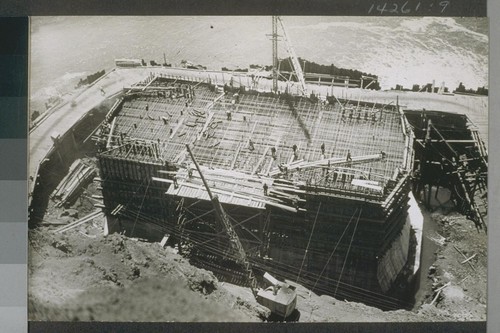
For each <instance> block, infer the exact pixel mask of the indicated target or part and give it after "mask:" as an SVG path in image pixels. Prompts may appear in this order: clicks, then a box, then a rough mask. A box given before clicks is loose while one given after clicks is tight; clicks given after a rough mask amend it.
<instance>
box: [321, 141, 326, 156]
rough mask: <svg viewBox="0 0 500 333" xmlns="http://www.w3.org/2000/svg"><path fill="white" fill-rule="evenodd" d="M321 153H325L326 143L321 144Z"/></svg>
mask: <svg viewBox="0 0 500 333" xmlns="http://www.w3.org/2000/svg"><path fill="white" fill-rule="evenodd" d="M321 155H325V143H324V142H323V143H322V144H321Z"/></svg>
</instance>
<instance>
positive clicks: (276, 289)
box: [186, 144, 297, 318]
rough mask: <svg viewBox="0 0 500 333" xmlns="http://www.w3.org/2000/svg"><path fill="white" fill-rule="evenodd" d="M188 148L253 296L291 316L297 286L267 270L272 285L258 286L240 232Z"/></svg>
mask: <svg viewBox="0 0 500 333" xmlns="http://www.w3.org/2000/svg"><path fill="white" fill-rule="evenodd" d="M186 148H187V151H188V153H189V155H190V156H191V159H192V160H193V163H194V165H195V167H196V170H198V173H199V174H200V178H201V180H202V181H203V185H204V186H205V189H206V190H207V193H208V197H209V198H210V201H212V205H213V207H214V211H215V218H216V220H217V222H219V223H220V224H221V225H222V226H223V228H224V229H225V231H226V233H227V235H228V236H229V240H230V241H229V243H230V244H231V247H232V248H233V250H234V251H235V252H236V255H237V256H238V263H239V264H241V265H242V267H243V269H244V271H245V273H246V277H247V279H248V282H249V284H250V289H251V290H252V294H253V296H254V297H255V299H256V300H257V302H258V303H259V304H261V305H263V306H265V307H266V308H268V309H269V310H271V313H272V314H275V315H277V316H279V317H282V318H287V317H289V316H290V315H291V314H292V312H293V311H294V310H295V306H296V304H297V293H296V292H295V288H294V287H293V286H289V285H288V284H286V283H284V282H280V281H278V280H276V279H275V278H274V277H272V276H271V275H270V274H269V273H267V272H266V273H265V274H264V276H263V277H264V279H265V280H266V281H268V282H269V283H270V284H271V287H268V288H266V289H260V288H259V287H258V282H257V278H256V277H255V274H254V273H253V269H252V265H251V264H250V261H249V260H248V257H247V255H246V252H245V249H244V248H243V245H242V244H241V241H240V238H239V237H238V234H237V233H236V231H235V230H234V228H233V226H232V224H231V222H230V221H229V218H228V217H227V214H226V212H225V211H224V209H223V207H222V205H221V203H220V201H219V198H218V197H217V195H214V194H212V191H210V188H209V186H208V183H207V181H206V180H205V177H204V176H203V174H202V173H201V169H200V166H199V165H198V162H197V161H196V159H195V157H194V155H193V152H192V151H191V149H190V148H189V144H186Z"/></svg>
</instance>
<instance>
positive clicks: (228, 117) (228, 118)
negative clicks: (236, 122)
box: [226, 110, 231, 120]
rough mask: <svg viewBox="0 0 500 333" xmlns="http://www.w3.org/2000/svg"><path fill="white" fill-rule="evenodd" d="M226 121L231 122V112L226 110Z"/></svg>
mask: <svg viewBox="0 0 500 333" xmlns="http://www.w3.org/2000/svg"><path fill="white" fill-rule="evenodd" d="M226 117H227V120H231V110H226Z"/></svg>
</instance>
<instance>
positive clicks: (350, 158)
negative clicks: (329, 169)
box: [346, 150, 352, 162]
mask: <svg viewBox="0 0 500 333" xmlns="http://www.w3.org/2000/svg"><path fill="white" fill-rule="evenodd" d="M346 161H347V162H352V157H351V151H350V150H347V158H346Z"/></svg>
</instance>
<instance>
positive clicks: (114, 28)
mask: <svg viewBox="0 0 500 333" xmlns="http://www.w3.org/2000/svg"><path fill="white" fill-rule="evenodd" d="M283 21H284V22H285V25H286V27H287V32H288V36H289V39H290V40H291V42H292V44H293V46H294V48H295V51H296V54H297V55H298V56H299V57H301V58H305V59H308V60H310V61H314V62H316V63H321V64H335V65H336V66H340V67H345V68H353V69H359V70H362V71H365V72H369V73H371V74H375V75H378V76H379V79H380V81H381V86H382V88H384V89H388V88H390V87H394V86H395V85H396V84H402V85H403V86H405V87H408V88H411V86H412V84H414V83H415V84H420V85H423V84H426V83H430V82H432V81H433V80H434V81H435V82H436V85H438V86H439V85H440V84H441V83H442V82H445V84H446V86H447V87H449V88H450V90H453V89H455V88H456V87H457V86H458V84H459V83H460V82H463V83H464V84H465V86H466V87H467V88H477V87H482V86H486V87H487V86H488V45H489V40H488V21H487V19H486V18H437V17H425V18H408V17H407V18H401V17H383V18H382V17H300V16H299V17H283ZM270 32H271V17H269V16H267V17H264V16H262V17H260V16H252V17H245V16H237V17H234V16H224V17H214V16H202V17H186V16H169V17H33V18H32V19H31V50H30V52H31V58H30V66H31V67H30V75H31V76H30V88H31V96H32V99H44V98H47V97H49V96H54V95H58V94H64V93H66V92H67V91H68V90H69V89H71V88H72V87H74V85H75V84H76V82H78V79H79V78H81V77H82V76H85V75H88V74H91V73H94V72H96V71H98V70H101V69H106V70H109V69H111V68H112V67H113V66H114V59H116V58H140V59H144V60H146V61H147V62H148V63H149V60H155V61H156V62H160V63H162V62H163V56H164V54H165V57H166V59H167V62H169V63H172V64H174V65H175V64H179V63H180V62H181V61H182V60H183V59H186V60H189V61H191V62H193V63H195V64H203V65H205V66H207V67H208V68H210V69H220V68H221V67H228V68H233V69H236V68H238V67H240V68H246V67H248V65H250V64H262V65H269V64H271V63H272V53H271V40H270V39H269V36H268V34H269V33H270ZM279 32H280V30H279ZM279 56H280V57H281V58H285V57H287V56H288V54H287V52H286V48H285V46H284V43H283V42H281V43H280V47H279ZM306 71H307V64H306Z"/></svg>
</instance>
